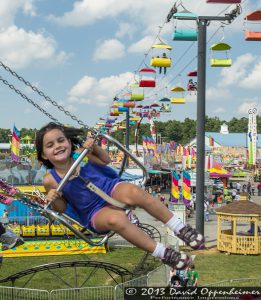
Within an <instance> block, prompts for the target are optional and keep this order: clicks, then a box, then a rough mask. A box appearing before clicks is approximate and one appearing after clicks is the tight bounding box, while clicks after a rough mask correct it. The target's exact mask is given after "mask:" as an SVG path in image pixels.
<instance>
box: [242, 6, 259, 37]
mask: <svg viewBox="0 0 261 300" xmlns="http://www.w3.org/2000/svg"><path fill="white" fill-rule="evenodd" d="M245 20H246V27H249V25H250V23H251V25H252V24H255V25H257V24H258V25H259V26H260V21H261V10H257V11H254V12H252V13H249V14H247V15H246V17H245ZM258 21H259V22H258ZM245 40H246V41H261V31H253V30H250V29H248V28H247V29H246V30H245Z"/></svg>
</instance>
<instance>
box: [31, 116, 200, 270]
mask: <svg viewBox="0 0 261 300" xmlns="http://www.w3.org/2000/svg"><path fill="white" fill-rule="evenodd" d="M82 136H83V131H82V130H80V129H75V128H68V127H64V126H61V125H58V124H56V123H53V122H51V123H49V124H47V125H46V126H44V127H43V128H41V129H40V130H39V132H38V134H37V137H36V149H37V156H38V160H39V161H41V162H42V163H43V164H44V165H45V166H46V167H47V168H49V169H51V170H50V172H49V174H47V175H46V176H45V178H44V186H45V188H46V190H47V201H48V202H51V205H52V208H53V209H54V210H56V211H58V212H64V211H65V209H66V206H67V203H69V204H70V205H71V206H72V207H73V208H74V210H75V211H76V212H77V214H78V215H79V218H80V220H81V224H82V225H84V226H86V227H87V228H90V229H91V230H93V231H95V232H97V233H104V232H108V231H115V232H116V233H118V234H119V235H121V236H122V237H123V238H125V239H126V240H127V241H129V242H130V243H132V244H134V245H135V246H137V247H139V248H141V249H143V250H145V251H148V252H150V253H152V255H153V256H154V257H157V258H159V259H161V260H162V262H163V263H164V264H167V265H169V266H171V267H175V268H177V269H184V268H186V267H187V266H188V265H189V264H190V258H189V256H187V255H186V254H184V253H179V252H177V251H175V250H173V249H171V248H166V247H165V246H164V245H163V244H161V243H158V242H156V241H154V240H153V239H151V238H150V237H149V236H148V235H147V234H146V233H144V232H143V231H142V230H141V229H140V228H139V227H137V226H136V225H135V224H132V223H131V222H130V221H129V219H128V217H127V216H126V214H125V212H124V210H123V209H120V208H118V207H115V206H113V205H111V204H109V203H108V202H106V201H105V200H103V199H102V198H101V197H99V196H98V195H96V194H95V193H93V192H92V191H90V190H89V189H88V188H86V187H85V186H84V182H83V180H82V179H81V178H80V177H79V176H78V175H80V176H81V177H82V178H86V179H89V180H90V181H91V182H92V183H93V184H95V185H96V186H97V187H99V188H100V189H102V190H103V191H104V192H105V193H106V194H108V195H109V196H111V197H112V198H114V199H116V200H118V201H120V202H122V203H125V204H127V205H129V206H139V207H141V208H143V209H145V210H146V211H147V212H148V213H149V214H150V215H152V216H153V217H155V218H156V219H158V220H160V221H162V222H163V223H164V224H165V225H166V226H168V227H169V228H170V229H171V230H173V231H174V233H175V234H176V235H177V236H178V237H179V238H180V239H182V240H183V241H184V242H185V243H186V244H187V245H189V246H191V247H192V248H193V249H199V248H203V247H204V237H203V236H202V235H201V234H200V233H198V232H197V231H196V230H195V229H192V228H191V227H190V226H189V225H185V224H183V223H182V222H181V220H180V219H179V218H177V217H175V216H174V215H173V214H172V213H171V212H170V211H169V210H168V209H167V208H166V207H165V205H163V204H162V203H161V202H160V201H158V199H155V198H153V197H152V196H151V195H149V194H148V193H147V192H145V191H144V190H143V189H141V188H140V187H138V186H136V185H134V184H131V183H127V182H123V181H122V180H121V179H120V178H119V176H118V175H117V173H116V172H115V171H114V170H113V169H111V168H110V167H108V166H107V164H109V163H110V158H109V155H108V153H107V152H106V151H104V150H103V149H102V148H101V147H99V146H98V145H96V144H95V143H94V140H93V139H92V138H88V139H87V140H86V141H85V142H84V143H83V145H82V148H79V146H80V145H81V142H80V137H82ZM77 148H78V149H77ZM83 148H87V149H88V150H89V151H88V154H87V156H86V158H85V159H84V160H87V161H85V162H82V163H81V164H80V165H79V166H78V168H77V169H76V172H75V174H74V175H72V176H71V178H70V179H69V180H68V182H67V183H66V184H65V186H64V188H63V190H62V192H57V191H56V188H57V187H58V184H59V183H60V181H61V180H62V178H63V177H64V176H65V174H66V173H67V171H68V170H69V169H70V167H71V166H72V164H73V162H74V158H73V153H74V154H75V152H81V151H82V150H83Z"/></svg>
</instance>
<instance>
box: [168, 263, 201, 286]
mask: <svg viewBox="0 0 261 300" xmlns="http://www.w3.org/2000/svg"><path fill="white" fill-rule="evenodd" d="M198 279H199V274H198V272H197V271H196V269H195V264H193V263H192V264H191V265H190V266H188V267H187V268H186V269H184V270H177V269H175V268H173V269H171V270H170V283H169V285H170V287H197V285H198Z"/></svg>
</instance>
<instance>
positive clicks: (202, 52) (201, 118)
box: [174, 14, 237, 235]
mask: <svg viewBox="0 0 261 300" xmlns="http://www.w3.org/2000/svg"><path fill="white" fill-rule="evenodd" d="M235 17H237V15H234V14H226V15H225V16H198V17H197V18H195V16H193V17H190V16H177V17H175V15H174V18H175V19H179V20H196V21H197V23H198V70H197V71H198V89H197V128H196V139H197V164H196V167H197V171H196V229H197V230H198V231H199V232H200V233H202V234H203V235H204V188H205V115H206V114H205V112H206V46H207V42H206V35H207V30H206V27H207V26H208V25H209V23H210V21H228V23H231V22H232V21H233V19H234V18H235Z"/></svg>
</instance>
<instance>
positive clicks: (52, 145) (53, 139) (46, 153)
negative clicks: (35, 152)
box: [42, 129, 72, 165]
mask: <svg viewBox="0 0 261 300" xmlns="http://www.w3.org/2000/svg"><path fill="white" fill-rule="evenodd" d="M71 151H72V144H71V141H70V140H68V139H67V138H66V136H65V135H64V133H63V132H62V131H61V130H59V129H52V130H50V131H47V132H46V133H45V135H44V137H43V154H42V158H43V159H46V160H49V161H50V162H51V163H52V164H53V165H55V163H61V162H63V163H64V162H66V161H67V160H68V158H69V157H70V155H71Z"/></svg>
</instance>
